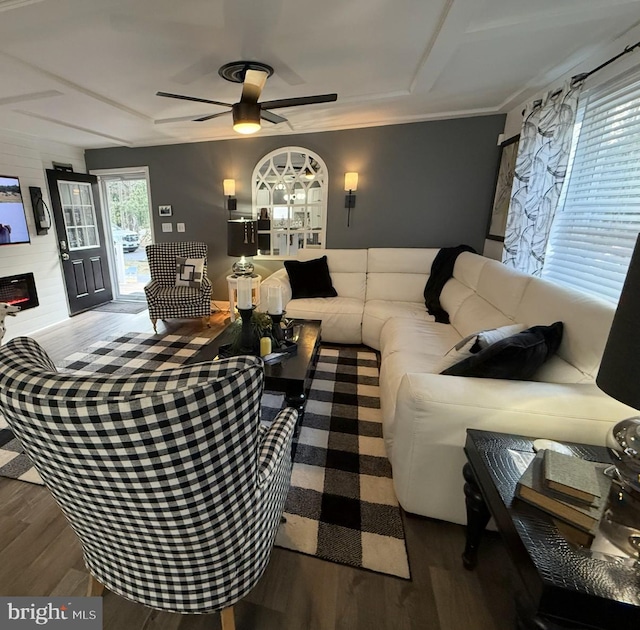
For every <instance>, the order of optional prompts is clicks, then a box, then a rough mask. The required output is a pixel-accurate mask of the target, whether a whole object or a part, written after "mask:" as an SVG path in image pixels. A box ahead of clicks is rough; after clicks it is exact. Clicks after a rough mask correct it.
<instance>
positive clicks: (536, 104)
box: [522, 42, 640, 116]
mask: <svg viewBox="0 0 640 630" xmlns="http://www.w3.org/2000/svg"><path fill="white" fill-rule="evenodd" d="M636 48H640V42H636V43H635V44H633V45H632V46H627V47H626V48H625V49H624V50H623V51H622V52H620V53H618V54H617V55H615V57H611V59H607V61H605V62H603V63H601V64H600V65H599V66H598V67H597V68H594V69H593V70H590V71H589V72H582V73H580V74H574V75H573V76H572V77H571V85H572V86H573V84H574V83H578V82H579V81H584V80H585V79H588V78H589V77H590V76H591V75H592V74H595V73H596V72H598V70H602V68H606V67H607V66H608V65H609V64H611V63H613V62H614V61H617V60H618V59H620V57H623V56H624V55H626V54H627V53H630V52H633V51H634V50H635V49H636ZM561 92H562V90H561V89H557V90H555V92H552V93H551V97H552V98H553V97H555V96H557V95H558V94H560V93H561ZM540 105H542V99H541V98H539V99H537V100H535V101H533V107H534V108H536V107H539V106H540ZM526 111H527V108H526V107H525V108H524V109H523V110H522V115H523V116H524V113H525V112H526Z"/></svg>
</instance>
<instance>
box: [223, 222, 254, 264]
mask: <svg viewBox="0 0 640 630" xmlns="http://www.w3.org/2000/svg"><path fill="white" fill-rule="evenodd" d="M257 225H258V222H257V221H244V220H239V221H227V255H228V256H236V257H237V256H255V255H256V254H257V253H258V235H257V234H258V230H257Z"/></svg>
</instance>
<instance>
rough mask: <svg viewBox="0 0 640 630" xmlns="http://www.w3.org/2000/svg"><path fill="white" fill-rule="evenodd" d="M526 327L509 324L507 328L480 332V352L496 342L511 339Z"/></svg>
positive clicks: (502, 327)
mask: <svg viewBox="0 0 640 630" xmlns="http://www.w3.org/2000/svg"><path fill="white" fill-rule="evenodd" d="M526 329H527V326H525V325H524V324H509V325H508V326H501V327H500V328H491V329H489V330H482V331H480V332H479V333H476V334H477V335H478V345H479V346H480V350H484V349H485V348H488V347H489V346H491V345H493V344H494V343H495V342H496V341H500V340H501V339H506V338H507V337H512V336H513V335H517V334H518V333H520V332H522V331H523V330H526Z"/></svg>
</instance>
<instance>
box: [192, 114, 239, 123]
mask: <svg viewBox="0 0 640 630" xmlns="http://www.w3.org/2000/svg"><path fill="white" fill-rule="evenodd" d="M230 113H231V112H220V113H219V114H211V115H210V116H202V118H194V119H193V122H204V121H205V120H211V119H213V118H218V116H226V115H227V114H230Z"/></svg>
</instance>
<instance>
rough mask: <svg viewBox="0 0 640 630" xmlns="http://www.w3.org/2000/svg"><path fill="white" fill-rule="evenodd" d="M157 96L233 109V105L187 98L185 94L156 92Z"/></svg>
mask: <svg viewBox="0 0 640 630" xmlns="http://www.w3.org/2000/svg"><path fill="white" fill-rule="evenodd" d="M156 96H164V97H166V98H177V99H179V100H181V101H194V102H195V103H207V104H209V105H220V106H221V107H232V105H231V103H221V102H220V101H210V100H209V99H206V98H198V97H197V96H185V95H184V94H171V93H170V92H156Z"/></svg>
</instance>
